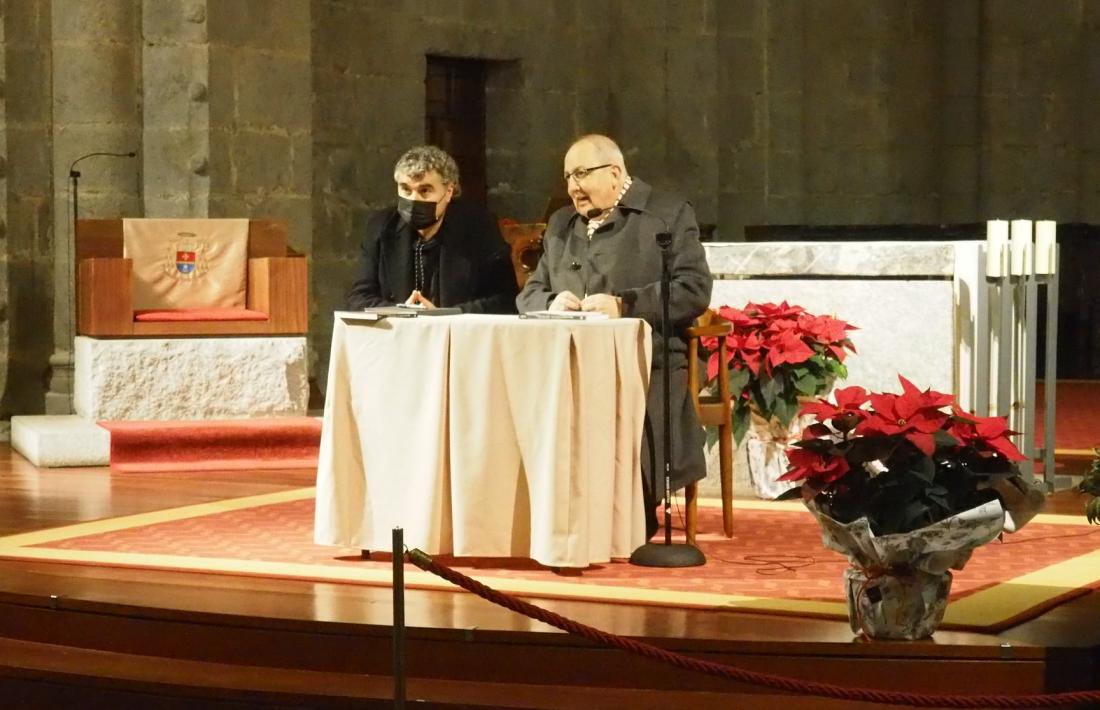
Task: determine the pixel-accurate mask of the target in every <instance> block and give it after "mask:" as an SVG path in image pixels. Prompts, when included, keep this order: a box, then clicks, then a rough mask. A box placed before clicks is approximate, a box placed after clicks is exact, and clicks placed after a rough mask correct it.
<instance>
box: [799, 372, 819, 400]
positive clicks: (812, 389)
mask: <svg viewBox="0 0 1100 710" xmlns="http://www.w3.org/2000/svg"><path fill="white" fill-rule="evenodd" d="M819 382H820V380H819V379H818V378H817V377H814V376H813V375H811V374H808V373H807V374H805V375H803V376H802V377H799V378H798V379H797V380H795V381H794V388H795V389H796V390H798V391H799V392H801V393H802V394H804V395H815V394H817V386H818V383H819Z"/></svg>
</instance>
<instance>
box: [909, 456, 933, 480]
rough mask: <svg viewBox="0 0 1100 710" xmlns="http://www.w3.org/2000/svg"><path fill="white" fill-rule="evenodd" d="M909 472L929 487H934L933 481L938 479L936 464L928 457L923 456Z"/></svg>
mask: <svg viewBox="0 0 1100 710" xmlns="http://www.w3.org/2000/svg"><path fill="white" fill-rule="evenodd" d="M909 471H910V473H912V474H913V475H914V476H916V477H917V478H919V479H920V480H922V481H924V482H925V483H927V484H928V485H932V481H934V480H935V479H936V462H935V461H933V460H932V459H930V458H928V457H927V456H921V457H920V458H919V459H917V460H916V461H915V462H914V463H913V467H912V468H910V469H909Z"/></svg>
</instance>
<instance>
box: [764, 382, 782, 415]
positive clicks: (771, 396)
mask: <svg viewBox="0 0 1100 710" xmlns="http://www.w3.org/2000/svg"><path fill="white" fill-rule="evenodd" d="M782 392H783V383H782V382H780V381H779V380H778V379H776V378H774V377H761V378H760V394H761V396H762V397H763V398H764V404H765V405H766V406H765V407H764V411H765V412H772V411H775V400H776V398H778V397H779V396H780V395H781V394H782Z"/></svg>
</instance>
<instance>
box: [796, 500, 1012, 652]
mask: <svg viewBox="0 0 1100 710" xmlns="http://www.w3.org/2000/svg"><path fill="white" fill-rule="evenodd" d="M808 507H809V508H810V512H812V513H813V515H814V517H815V518H817V522H818V524H820V525H821V531H822V535H821V537H822V542H824V544H825V546H826V547H828V548H829V549H831V550H836V551H838V552H840V553H843V554H844V555H845V556H846V557H847V558H848V562H849V563H850V564H851V565H852V568H851V569H849V570H848V571H847V572H846V573H845V577H844V580H845V591H846V593H847V595H848V611H849V623H850V624H851V626H852V630H853V631H856V632H863V633H865V634H867V635H868V636H870V637H872V638H880V639H918V638H926V637H928V636H931V635H932V633H933V632H934V631H935V630H936V628H937V627H938V625H939V623H940V621H942V619H943V613H944V610H945V608H946V606H947V596H948V593H949V592H950V591H951V574H950V572H948V571H947V570H948V569H962V568H963V567H964V566H965V565H966V563H967V562H968V561H969V560H970V555H971V554H972V553H973V551H974V548H976V547H978V546H979V545H984V544H986V543H987V542H989V541H991V540H993V539H994V538H996V537H997V536H998V535H1000V534H1001V531H1002V530H1004V529H1005V510H1004V508H1002V507H1001V503H1000V501H997V500H994V501H990V502H989V503H985V504H983V505H980V506H978V507H976V508H971V509H970V510H967V511H963V512H962V513H959V514H957V515H953V516H951V517H950V518H945V519H943V520H941V521H939V522H938V523H935V524H933V525H928V526H926V527H923V528H920V529H919V530H914V531H912V532H908V533H898V534H894V535H882V536H876V535H875V534H874V533H873V532H872V531H871V526H870V523H869V522H868V521H867V518H859V519H857V520H855V521H853V522H851V523H841V522H838V521H836V520H834V519H832V518H830V517H829V516H827V515H825V514H824V513H822V512H821V510H820V509H819V508H817V506H816V505H814V504H813V503H809V504H808Z"/></svg>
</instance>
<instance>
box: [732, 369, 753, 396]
mask: <svg viewBox="0 0 1100 710" xmlns="http://www.w3.org/2000/svg"><path fill="white" fill-rule="evenodd" d="M751 377H752V373H751V372H749V370H748V368H745V369H742V370H730V397H731V398H732V399H733V401H734V402H736V401H738V400H739V399H741V394H742V393H743V392H744V391H745V387H747V386H748V384H749V379H750V378H751Z"/></svg>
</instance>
